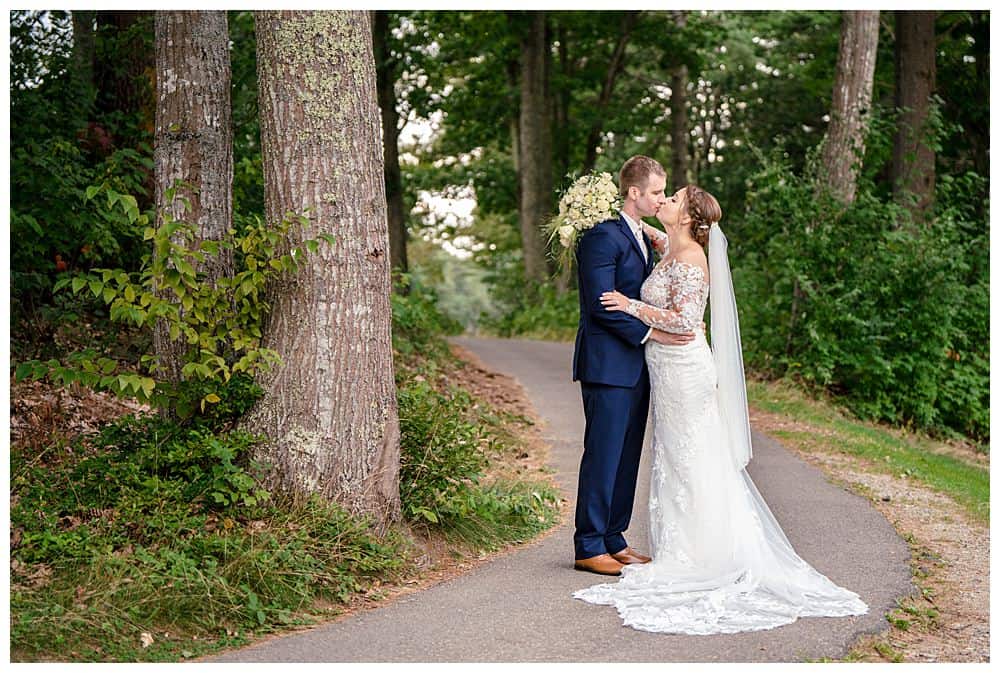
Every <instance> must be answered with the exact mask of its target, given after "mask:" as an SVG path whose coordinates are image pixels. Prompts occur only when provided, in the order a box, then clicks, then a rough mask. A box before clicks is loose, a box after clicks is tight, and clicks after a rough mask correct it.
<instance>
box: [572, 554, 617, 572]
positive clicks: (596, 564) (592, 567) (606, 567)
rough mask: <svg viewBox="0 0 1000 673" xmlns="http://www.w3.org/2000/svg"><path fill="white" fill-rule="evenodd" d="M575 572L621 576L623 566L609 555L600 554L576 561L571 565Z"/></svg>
mask: <svg viewBox="0 0 1000 673" xmlns="http://www.w3.org/2000/svg"><path fill="white" fill-rule="evenodd" d="M573 567H574V568H576V569H577V570H586V571H587V572H592V573H597V574H598V575H621V574H622V568H624V567H625V566H623V565H622V564H621V563H619V562H618V561H616V560H614V559H613V558H611V554H601V555H599V556H591V557H590V558H583V559H577V561H576V562H575V563H574V564H573Z"/></svg>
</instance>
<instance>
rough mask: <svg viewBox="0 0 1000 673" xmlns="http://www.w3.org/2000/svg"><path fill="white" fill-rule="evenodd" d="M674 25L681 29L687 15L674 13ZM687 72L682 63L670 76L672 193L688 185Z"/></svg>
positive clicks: (689, 132) (689, 131)
mask: <svg viewBox="0 0 1000 673" xmlns="http://www.w3.org/2000/svg"><path fill="white" fill-rule="evenodd" d="M674 23H675V24H676V25H677V28H678V29H683V28H684V26H685V24H686V23H687V15H686V14H685V13H684V12H682V11H675V12H674ZM687 85H688V70H687V66H686V65H684V64H683V63H682V64H680V65H677V66H675V67H674V69H673V71H672V72H671V74H670V176H671V180H672V181H673V183H672V184H673V188H674V191H677V190H678V189H680V188H681V187H683V186H685V185H686V184H687V183H688V138H690V137H691V129H689V128H688V116H687Z"/></svg>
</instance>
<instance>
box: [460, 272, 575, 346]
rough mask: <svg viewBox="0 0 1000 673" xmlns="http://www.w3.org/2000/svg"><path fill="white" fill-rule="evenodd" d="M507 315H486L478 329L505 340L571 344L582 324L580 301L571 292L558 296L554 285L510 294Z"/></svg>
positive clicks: (522, 287) (521, 286) (505, 312)
mask: <svg viewBox="0 0 1000 673" xmlns="http://www.w3.org/2000/svg"><path fill="white" fill-rule="evenodd" d="M508 296H509V299H508V303H507V304H506V306H507V307H508V308H507V310H506V311H504V312H502V313H501V314H500V315H497V316H489V315H483V316H482V317H481V318H480V321H479V325H480V327H482V328H483V329H485V330H487V331H491V332H495V333H496V334H498V335H499V336H502V337H518V336H520V337H527V338H535V339H553V340H562V341H570V340H572V339H573V338H574V337H575V336H576V331H577V328H578V326H579V322H580V300H579V297H578V295H577V292H576V291H574V290H570V291H568V292H564V293H563V294H559V293H558V292H557V291H556V289H555V287H554V286H553V285H540V286H537V287H536V288H534V290H533V291H532V290H531V288H525V287H524V284H523V283H521V284H520V291H519V292H517V293H514V292H511V293H509V294H508Z"/></svg>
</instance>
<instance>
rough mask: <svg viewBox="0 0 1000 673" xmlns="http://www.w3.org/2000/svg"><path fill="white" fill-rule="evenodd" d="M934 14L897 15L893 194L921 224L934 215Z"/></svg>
mask: <svg viewBox="0 0 1000 673" xmlns="http://www.w3.org/2000/svg"><path fill="white" fill-rule="evenodd" d="M935 14H936V13H935V12H933V11H928V12H906V11H898V10H897V11H896V12H895V15H896V107H897V108H899V110H900V112H899V124H898V126H897V129H896V138H895V143H894V144H893V148H892V191H893V196H894V198H895V199H896V201H898V202H899V203H902V204H903V205H905V206H906V207H907V208H908V209H909V210H910V212H911V213H912V214H913V218H914V220H915V221H917V222H923V221H926V220H928V219H930V217H931V210H932V208H933V203H934V179H935V170H934V161H935V154H934V150H933V149H931V147H930V145H928V144H927V142H926V134H927V130H928V129H927V121H928V117H929V116H930V106H931V95H932V94H933V93H934V85H935V77H936V67H935V59H934V55H935V50H936V48H937V46H936V44H935V40H934V20H935Z"/></svg>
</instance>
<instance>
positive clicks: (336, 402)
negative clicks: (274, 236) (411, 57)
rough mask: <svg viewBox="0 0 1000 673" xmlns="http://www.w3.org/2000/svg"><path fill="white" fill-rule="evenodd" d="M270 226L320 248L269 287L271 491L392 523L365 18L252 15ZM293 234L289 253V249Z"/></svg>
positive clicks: (380, 223) (395, 493)
mask: <svg viewBox="0 0 1000 673" xmlns="http://www.w3.org/2000/svg"><path fill="white" fill-rule="evenodd" d="M255 16H256V25H257V49H258V56H257V65H258V71H259V76H258V79H259V82H260V117H261V149H262V154H263V167H264V185H265V207H266V213H267V219H268V220H269V221H277V220H280V219H281V218H283V217H285V216H286V213H288V212H289V211H292V212H296V213H307V214H308V216H309V217H310V220H311V223H310V228H309V234H310V235H311V236H314V235H318V234H323V233H328V234H332V235H334V236H335V237H336V241H335V243H334V244H333V245H329V246H323V247H321V248H320V250H319V252H317V254H316V255H314V256H312V257H310V258H309V261H308V262H307V263H306V264H305V266H304V268H302V269H300V271H299V273H298V274H296V275H295V276H294V277H291V278H287V279H284V280H282V281H280V282H278V283H276V284H275V285H274V286H273V287H272V288H269V290H268V303H269V304H270V307H271V315H270V318H269V321H268V324H267V326H266V328H265V331H264V335H263V345H264V347H266V348H271V349H274V350H276V351H277V352H278V353H279V355H280V356H281V358H282V360H283V361H284V365H283V366H281V367H278V368H276V369H275V370H274V371H272V372H271V373H270V374H269V375H268V376H267V377H265V378H264V380H262V382H261V385H262V387H263V388H264V391H265V392H264V396H263V398H262V399H261V400H259V401H258V403H257V404H256V405H255V407H254V408H253V409H252V410H251V411H250V413H249V414H248V415H247V417H246V419H245V425H246V427H247V428H248V429H250V430H251V431H252V432H255V433H258V434H261V435H263V436H264V437H266V441H265V442H264V444H263V445H262V447H261V448H260V449H259V450H258V454H257V457H258V458H259V459H261V460H262V461H263V462H265V463H268V464H270V466H271V469H270V471H269V473H268V481H269V483H270V485H271V487H272V488H276V489H278V490H281V491H284V492H291V493H294V494H309V493H318V494H321V495H322V496H325V497H327V498H331V499H333V500H336V501H337V502H339V503H340V504H341V505H343V506H344V507H345V508H347V509H348V510H349V511H351V512H354V513H362V514H368V515H371V516H373V517H375V518H376V520H378V521H380V522H383V523H385V522H388V521H390V520H394V519H396V518H398V516H399V513H400V504H399V420H398V407H397V402H396V387H395V380H394V372H393V360H392V334H391V321H392V309H391V305H390V292H391V278H390V268H389V255H388V247H389V234H388V227H387V216H386V200H385V177H384V173H383V165H382V161H383V156H382V155H383V148H382V140H381V136H380V130H379V122H378V119H379V110H378V100H377V94H376V73H375V60H374V55H373V46H372V32H371V24H370V18H369V13H368V12H362V11H319V12H298V11H261V12H257V13H256V15H255ZM300 236H301V233H299V234H296V235H295V236H293V237H292V244H293V245H296V244H298V243H299V241H298V240H296V239H297V238H299V237H300Z"/></svg>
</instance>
